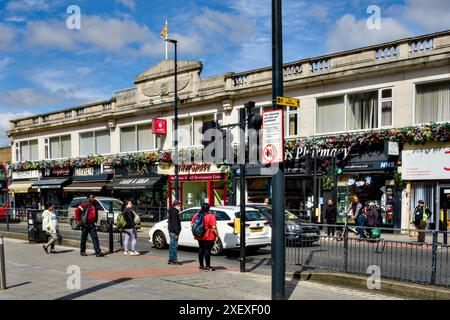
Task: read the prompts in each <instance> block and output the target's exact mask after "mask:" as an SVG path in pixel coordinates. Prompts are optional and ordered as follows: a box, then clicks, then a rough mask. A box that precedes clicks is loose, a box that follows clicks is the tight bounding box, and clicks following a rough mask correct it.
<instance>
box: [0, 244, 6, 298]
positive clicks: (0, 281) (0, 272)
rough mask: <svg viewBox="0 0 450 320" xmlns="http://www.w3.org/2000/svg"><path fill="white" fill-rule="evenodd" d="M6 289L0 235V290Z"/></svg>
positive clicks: (3, 255)
mask: <svg viewBox="0 0 450 320" xmlns="http://www.w3.org/2000/svg"><path fill="white" fill-rule="evenodd" d="M5 289H6V270H5V250H4V240H3V236H1V235H0V290H5Z"/></svg>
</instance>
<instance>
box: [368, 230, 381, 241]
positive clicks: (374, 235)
mask: <svg viewBox="0 0 450 320" xmlns="http://www.w3.org/2000/svg"><path fill="white" fill-rule="evenodd" d="M370 238H371V239H380V238H381V230H380V229H378V228H375V229H372V230H371V232H370Z"/></svg>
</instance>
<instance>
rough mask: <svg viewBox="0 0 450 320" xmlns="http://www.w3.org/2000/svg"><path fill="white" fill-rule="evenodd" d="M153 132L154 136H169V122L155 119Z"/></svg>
mask: <svg viewBox="0 0 450 320" xmlns="http://www.w3.org/2000/svg"><path fill="white" fill-rule="evenodd" d="M152 130H153V134H160V135H163V136H165V135H167V121H166V120H165V119H158V118H155V119H153V120H152Z"/></svg>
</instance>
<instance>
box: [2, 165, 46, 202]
mask: <svg viewBox="0 0 450 320" xmlns="http://www.w3.org/2000/svg"><path fill="white" fill-rule="evenodd" d="M40 177H41V172H40V171H39V170H28V171H15V172H13V173H12V181H13V182H12V184H10V185H9V186H8V191H9V193H10V195H11V197H10V202H11V207H12V208H20V209H31V208H32V209H40V208H41V201H40V194H39V190H38V189H36V188H33V187H32V185H33V184H34V183H36V182H37V181H38V180H39V178H40Z"/></svg>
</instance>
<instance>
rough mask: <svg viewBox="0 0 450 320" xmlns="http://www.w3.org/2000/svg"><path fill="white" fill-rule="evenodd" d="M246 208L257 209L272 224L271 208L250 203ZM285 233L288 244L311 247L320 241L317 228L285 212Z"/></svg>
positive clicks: (261, 204)
mask: <svg viewBox="0 0 450 320" xmlns="http://www.w3.org/2000/svg"><path fill="white" fill-rule="evenodd" d="M247 206H248V207H251V208H254V209H258V210H259V211H260V212H261V214H263V215H264V216H265V217H266V218H267V220H268V221H269V222H270V223H271V224H272V207H271V206H269V205H266V204H263V203H250V204H248V205H247ZM284 214H285V233H286V240H288V241H287V243H288V244H304V245H312V244H313V243H314V242H317V241H319V239H320V229H319V227H318V226H316V225H313V224H311V223H308V222H306V221H304V220H302V219H301V218H300V217H299V216H297V215H295V214H293V213H292V212H290V211H288V210H285V211H284Z"/></svg>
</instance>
